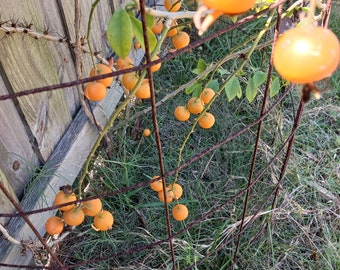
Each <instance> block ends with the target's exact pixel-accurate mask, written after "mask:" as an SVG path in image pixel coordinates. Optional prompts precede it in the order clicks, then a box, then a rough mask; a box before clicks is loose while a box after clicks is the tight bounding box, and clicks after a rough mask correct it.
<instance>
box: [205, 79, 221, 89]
mask: <svg viewBox="0 0 340 270" xmlns="http://www.w3.org/2000/svg"><path fill="white" fill-rule="evenodd" d="M205 87H207V88H211V89H212V90H214V91H215V92H217V91H218V89H219V88H220V85H219V83H218V81H217V80H211V81H210V82H208V83H207V85H206V86H205Z"/></svg>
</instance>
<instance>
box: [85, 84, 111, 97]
mask: <svg viewBox="0 0 340 270" xmlns="http://www.w3.org/2000/svg"><path fill="white" fill-rule="evenodd" d="M84 95H85V97H86V98H87V99H88V100H90V101H100V100H102V99H104V98H105V96H106V87H105V86H104V85H103V84H101V83H99V82H90V83H88V84H87V85H86V87H85V90H84Z"/></svg>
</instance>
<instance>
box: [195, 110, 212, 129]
mask: <svg viewBox="0 0 340 270" xmlns="http://www.w3.org/2000/svg"><path fill="white" fill-rule="evenodd" d="M198 124H199V126H200V127H201V128H204V129H208V128H211V127H212V126H213V125H214V124H215V116H214V115H213V114H212V113H209V112H206V113H205V114H203V115H201V117H200V119H198Z"/></svg>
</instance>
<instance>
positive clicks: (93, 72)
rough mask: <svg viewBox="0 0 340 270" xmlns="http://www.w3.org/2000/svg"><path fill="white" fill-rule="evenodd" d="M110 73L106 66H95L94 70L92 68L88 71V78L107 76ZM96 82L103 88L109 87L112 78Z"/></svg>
mask: <svg viewBox="0 0 340 270" xmlns="http://www.w3.org/2000/svg"><path fill="white" fill-rule="evenodd" d="M111 72H112V69H111V68H110V67H108V66H107V65H104V64H96V70H95V69H94V68H92V69H91V70H90V77H93V76H95V75H102V74H108V73H111ZM97 82H99V83H101V84H103V85H104V86H105V87H109V86H111V84H112V82H113V77H108V78H105V79H100V80H97Z"/></svg>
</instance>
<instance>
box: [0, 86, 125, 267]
mask: <svg viewBox="0 0 340 270" xmlns="http://www.w3.org/2000/svg"><path fill="white" fill-rule="evenodd" d="M123 92H124V91H123V89H122V88H120V87H119V86H118V85H117V84H114V85H113V86H112V89H110V90H109V91H108V95H107V97H106V98H105V100H104V101H102V102H100V103H99V104H98V105H97V106H95V107H94V114H95V116H96V119H97V121H98V122H99V123H101V124H102V125H104V124H105V123H106V122H107V120H108V117H109V116H110V115H111V114H112V112H113V111H114V109H115V107H116V105H117V103H118V102H119V100H120V98H121V96H122V94H123ZM97 137H98V130H97V129H96V127H94V126H93V125H91V124H90V123H89V122H88V120H87V117H86V116H85V114H84V113H83V111H80V112H79V113H78V114H77V116H76V117H75V119H74V121H73V122H72V124H71V125H70V127H69V128H68V130H67V132H66V133H65V135H64V136H63V138H62V139H61V141H60V142H59V144H58V146H57V147H56V149H55V150H54V152H53V153H52V155H51V156H50V158H49V160H48V161H47V163H46V164H45V167H44V168H43V170H42V174H41V175H40V176H39V177H37V178H36V180H35V181H34V182H33V183H31V185H30V187H29V189H28V190H27V192H26V194H25V196H24V198H23V200H22V201H21V204H20V205H21V207H22V208H23V209H24V211H29V210H33V209H40V208H43V207H48V206H51V205H52V203H53V199H54V196H55V193H56V192H58V190H59V187H60V186H63V185H66V184H72V183H73V181H74V179H75V178H76V176H77V175H78V174H79V172H80V170H81V168H82V166H83V163H84V161H85V159H86V157H87V156H88V154H89V152H90V150H91V148H92V147H93V145H94V142H95V140H96V139H97ZM54 214H55V211H47V212H42V213H39V214H35V215H31V216H30V220H31V221H32V223H33V224H34V226H35V228H36V229H37V230H38V231H39V233H41V234H42V235H43V234H44V233H45V227H44V223H45V221H46V219H47V218H48V217H49V216H51V215H54ZM8 230H9V233H10V235H11V236H12V237H14V238H16V239H30V238H32V239H36V237H35V235H34V234H33V232H32V231H31V229H30V228H29V227H28V225H27V224H26V223H25V222H24V220H23V219H22V218H20V217H18V218H12V219H11V220H10V222H9V224H8ZM0 246H1V249H0V261H1V262H2V263H13V262H15V263H16V264H28V263H29V262H30V260H31V258H32V256H31V254H30V253H29V252H28V253H27V255H26V256H21V255H20V254H19V253H20V250H19V249H18V247H16V246H14V245H10V244H9V243H8V241H6V240H5V239H3V238H1V236H0Z"/></svg>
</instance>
